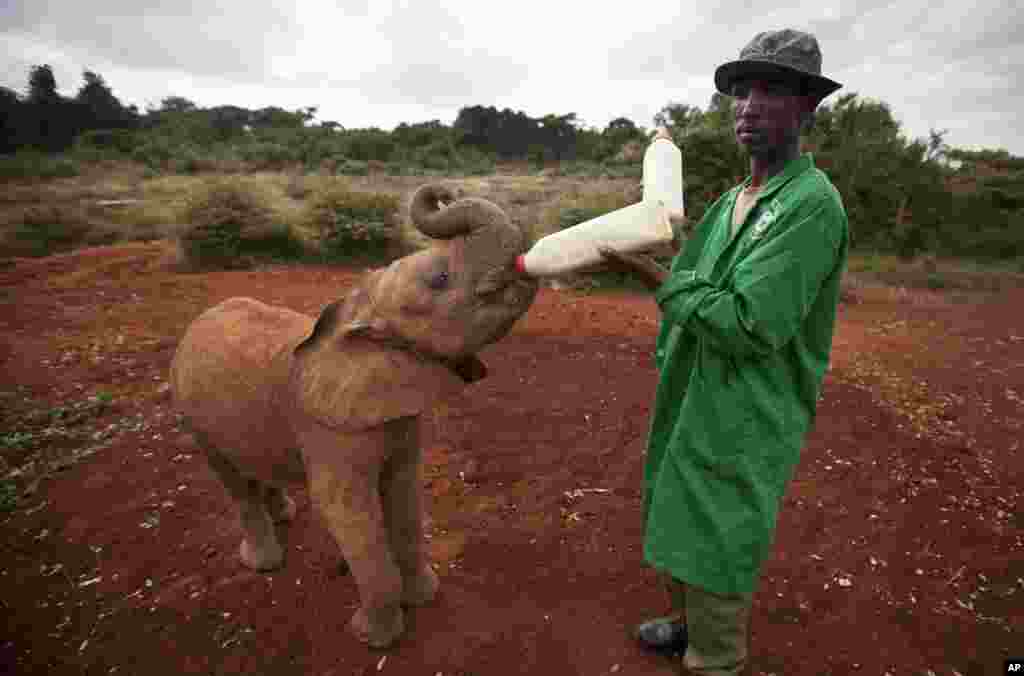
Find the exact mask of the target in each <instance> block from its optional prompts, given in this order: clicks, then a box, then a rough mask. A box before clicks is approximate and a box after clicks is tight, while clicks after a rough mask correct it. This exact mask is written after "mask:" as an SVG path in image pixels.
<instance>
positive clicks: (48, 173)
mask: <svg viewBox="0 0 1024 676" xmlns="http://www.w3.org/2000/svg"><path fill="white" fill-rule="evenodd" d="M78 174H79V169H78V162H76V161H75V160H74V159H72V158H70V157H64V156H61V155H46V154H45V153H39V152H33V151H22V152H18V153H15V154H13V155H7V156H3V157H0V178H70V177H72V176H78Z"/></svg>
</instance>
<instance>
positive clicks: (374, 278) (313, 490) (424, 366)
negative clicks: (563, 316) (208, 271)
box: [171, 184, 537, 647]
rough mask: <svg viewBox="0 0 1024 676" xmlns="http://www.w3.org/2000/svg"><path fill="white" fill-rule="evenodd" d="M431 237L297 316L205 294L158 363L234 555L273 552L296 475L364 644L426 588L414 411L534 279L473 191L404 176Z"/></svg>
mask: <svg viewBox="0 0 1024 676" xmlns="http://www.w3.org/2000/svg"><path fill="white" fill-rule="evenodd" d="M410 217H411V220H412V222H413V223H414V224H415V225H416V227H417V228H419V230H420V231H421V232H423V233H425V234H427V235H429V236H430V237H432V238H434V241H433V243H432V246H430V247H429V248H427V249H425V250H423V251H420V252H418V253H415V254H412V255H409V256H406V257H404V258H401V259H398V260H396V261H394V262H393V263H392V264H391V265H389V266H388V267H386V268H382V269H379V270H374V271H372V272H370V273H368V274H367V276H366V277H365V278H364V280H363V281H362V282H361V283H360V284H359V285H358V286H357V287H356V288H354V289H353V290H352V291H351V292H350V293H349V294H348V296H347V297H346V298H344V299H343V300H340V301H336V302H334V303H332V304H330V305H328V306H327V308H326V309H324V311H323V313H322V314H321V315H320V318H319V319H318V320H316V322H315V324H314V321H313V319H312V318H310V317H307V316H306V315H302V314H299V313H296V312H292V311H291V310H287V309H284V308H278V307H271V306H268V305H264V304H263V303H260V302H258V301H255V300H252V299H249V298H232V299H229V300H226V301H224V302H223V303H221V304H219V305H217V306H215V307H213V308H211V309H209V310H207V311H206V312H204V313H203V314H202V315H201V316H200V317H199V318H198V319H196V320H195V321H194V322H193V323H192V324H191V326H189V328H188V330H187V331H186V333H185V336H184V337H183V338H182V341H181V344H180V345H179V346H178V350H177V352H176V354H175V355H174V361H173V363H172V365H171V386H172V388H173V393H174V398H175V402H176V404H177V406H178V407H179V409H180V411H181V413H182V414H183V416H184V418H185V421H186V423H187V425H188V427H189V429H190V430H191V431H192V433H193V435H194V436H195V438H196V441H197V442H198V443H199V444H200V446H202V447H203V448H204V449H205V451H206V454H207V457H208V458H209V463H210V466H211V467H212V468H213V470H214V472H215V473H216V475H217V476H218V477H219V478H220V480H221V481H222V482H223V483H224V485H225V486H226V487H227V490H228V492H229V493H230V494H231V496H232V497H233V498H234V500H235V501H236V502H237V503H238V505H239V508H240V511H241V523H242V530H243V532H244V539H243V540H242V544H241V547H240V549H239V553H240V555H241V559H242V561H243V562H244V563H245V564H246V565H247V566H249V567H251V568H254V569H256V570H267V569H270V568H275V567H277V566H280V565H281V562H282V557H283V552H282V549H281V545H280V544H279V543H278V540H277V536H276V535H275V532H274V525H273V524H274V522H275V521H280V520H287V519H289V518H291V517H292V516H294V513H295V505H294V503H293V502H292V501H291V499H290V498H289V497H288V496H287V494H286V493H285V489H284V485H285V484H287V483H289V482H295V481H304V482H306V484H307V486H308V489H309V493H310V497H311V500H312V502H313V504H314V505H315V506H316V508H317V509H318V510H319V512H320V513H321V514H322V516H323V518H324V520H325V521H326V523H327V526H328V528H329V529H330V531H331V533H332V535H333V536H334V538H335V540H336V541H337V542H338V545H339V546H340V547H341V551H342V553H343V555H344V557H345V559H346V561H347V562H348V566H349V569H350V570H351V572H352V574H353V576H354V578H355V581H356V584H357V585H358V587H359V595H360V599H361V605H360V608H359V610H358V611H357V612H356V614H355V615H354V616H353V617H352V620H351V623H350V627H351V629H352V630H353V631H354V633H355V634H356V636H358V637H359V638H360V639H361V640H363V641H365V642H367V643H369V644H370V645H371V646H374V647H384V646H387V645H389V644H391V643H392V642H393V641H394V640H395V639H396V638H398V636H399V635H400V634H401V633H402V631H403V628H404V620H403V610H402V607H403V606H408V605H416V604H422V603H425V602H428V601H430V600H431V599H432V598H433V597H434V595H435V593H436V592H437V588H438V580H437V576H436V575H435V574H434V571H433V569H432V568H431V565H430V561H429V560H428V559H427V556H426V551H425V547H424V539H423V516H422V511H421V510H422V506H421V500H422V488H421V485H420V475H421V470H420V467H421V458H422V455H421V450H420V444H419V414H420V413H422V412H423V411H424V410H425V409H426V408H427V407H428V406H430V405H431V404H433V403H434V402H435V401H437V400H438V399H439V398H440V397H443V396H445V395H446V394H449V393H452V392H454V391H457V390H458V389H459V388H461V387H462V386H463V385H464V384H465V383H471V382H473V381H475V380H479V379H480V378H482V377H484V375H485V374H486V369H485V368H484V365H483V364H482V363H481V362H480V361H479V360H478V359H477V358H476V356H475V353H476V352H477V351H478V350H480V349H481V348H482V347H484V346H485V345H487V344H489V343H493V342H495V341H497V340H499V339H500V338H502V337H503V336H505V335H506V334H507V333H508V332H509V330H510V329H511V328H512V325H513V324H514V323H515V321H516V320H517V319H518V318H519V317H520V316H522V315H523V313H525V312H526V311H527V309H528V308H529V307H530V305H531V303H532V302H533V299H534V296H535V295H536V293H537V284H536V282H535V281H533V280H530V279H525V278H523V277H522V276H521V275H519V273H517V272H516V271H515V269H514V261H515V257H516V255H518V254H520V253H522V252H523V251H524V249H525V247H526V240H525V238H524V236H523V234H522V232H520V230H519V229H518V228H517V227H516V226H515V225H514V224H512V223H511V221H510V220H509V218H508V217H507V216H506V215H505V213H504V212H503V211H502V210H501V209H499V208H498V207H497V206H496V205H494V204H492V203H491V202H488V201H486V200H483V199H475V198H465V199H460V200H457V201H455V200H454V199H453V195H452V193H451V191H449V190H448V189H447V188H445V187H444V186H441V185H433V184H432V185H426V186H423V187H421V188H420V189H419V190H417V191H416V193H415V195H414V196H413V199H412V202H411V205H410Z"/></svg>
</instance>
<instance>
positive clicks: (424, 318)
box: [295, 184, 537, 419]
mask: <svg viewBox="0 0 1024 676" xmlns="http://www.w3.org/2000/svg"><path fill="white" fill-rule="evenodd" d="M409 211H410V218H411V220H412V222H413V224H414V225H415V226H416V227H417V228H418V229H419V230H420V232H422V233H424V234H426V235H428V236H429V237H431V238H432V240H433V241H432V243H431V246H429V247H427V248H426V249H424V250H423V251H420V252H417V253H415V254H411V255H409V256H406V257H404V258H400V259H398V260H396V261H394V262H393V263H391V265H389V266H388V267H386V268H383V269H380V270H375V271H373V272H371V273H370V274H368V275H367V277H366V278H365V279H364V280H363V282H362V283H361V284H359V285H358V286H357V287H356V288H355V289H353V290H352V291H351V292H350V293H349V295H348V296H347V297H346V298H345V299H344V300H342V301H338V302H336V303H333V304H331V305H329V306H328V307H327V308H326V309H325V310H324V311H323V313H322V314H321V315H320V318H319V320H318V321H317V323H316V326H315V327H314V329H313V331H312V333H311V334H310V335H309V336H308V337H307V338H306V339H305V340H304V341H303V342H301V343H300V344H299V345H298V346H297V347H296V348H295V357H296V363H297V364H300V363H302V362H304V361H305V362H308V364H309V365H310V366H311V365H312V363H313V362H312V361H309V360H310V359H314V360H315V361H316V362H318V363H321V364H322V363H323V362H322V361H321V360H320V359H317V358H316V357H314V355H319V357H322V358H326V359H327V360H332V357H331V355H334V354H337V355H343V354H344V355H347V357H346V358H347V359H348V360H349V361H351V358H352V355H354V354H360V355H362V356H360V357H358V359H357V361H359V360H361V361H362V366H360V367H359V370H360V372H361V373H362V374H364V375H361V376H359V377H358V378H357V377H355V376H351V377H350V376H341V375H340V374H339V375H338V377H340V378H342V379H345V378H348V379H349V380H348V381H347V382H354V381H353V379H356V380H360V381H366V385H367V387H368V388H369V390H373V391H374V392H375V394H373V395H370V397H369V398H374V397H376V398H377V399H381V398H382V397H383V398H388V397H392V398H393V393H394V392H395V391H398V390H401V391H403V392H405V393H407V394H408V395H409V396H410V397H412V398H416V397H418V399H417V402H414V403H409V404H408V405H406V406H404V407H401V406H400V407H397V408H400V409H402V410H404V411H406V414H408V413H410V412H412V411H414V410H416V409H419V410H422V404H423V401H422V396H427V395H428V393H429V392H430V390H431V386H432V385H435V384H436V382H435V381H438V378H437V377H434V378H433V380H431V381H430V383H426V382H424V379H423V378H422V377H421V376H420V375H419V373H420V372H422V371H423V370H424V368H427V367H426V366H425V365H426V364H429V368H427V370H428V371H429V370H431V369H433V370H434V372H435V376H436V371H437V369H438V368H440V369H441V370H442V371H447V372H449V374H451V373H454V374H457V375H458V376H460V377H461V379H462V381H467V382H472V381H474V380H477V379H479V378H481V377H483V375H484V374H485V373H486V370H485V369H484V367H483V364H481V363H480V362H479V361H478V360H477V359H476V357H475V353H476V352H477V351H478V350H480V349H481V348H482V347H484V346H485V345H487V344H489V343H493V342H495V341H497V340H499V339H501V338H502V337H503V336H505V334H507V333H508V332H509V330H510V329H511V328H512V325H513V324H514V323H515V321H516V320H517V319H518V318H519V317H520V316H522V315H523V314H524V313H525V312H526V311H527V310H528V309H529V307H530V305H531V304H532V303H533V299H534V297H535V296H536V294H537V282H536V281H535V280H533V279H530V278H527V277H524V276H523V275H522V274H520V273H519V272H517V271H516V269H515V259H516V256H517V255H519V254H521V253H523V252H524V250H525V249H526V245H527V243H526V238H525V236H524V235H523V233H522V231H521V230H520V229H519V228H518V227H517V226H516V225H514V224H513V223H512V222H511V221H510V220H509V218H508V216H507V215H506V214H505V212H504V211H502V210H501V209H500V208H499V207H498V206H497V205H495V204H493V203H491V202H489V201H487V200H484V199H479V198H463V199H458V200H456V199H455V195H454V194H453V192H452V191H451V190H450V189H448V188H447V187H445V186H443V185H440V184H428V185H425V186H423V187H421V188H419V189H418V190H417V191H416V193H415V194H414V195H413V198H412V201H411V203H410V207H409ZM381 346H384V347H386V348H389V349H386V350H381V349H380V347H381ZM410 360H411V361H410ZM399 364H403V365H404V366H399ZM299 368H300V369H303V368H305V367H301V366H300V367H299ZM337 368H342V367H340V366H338V367H337ZM337 368H332V369H329V370H330V371H332V372H336V371H337ZM379 369H385V370H386V371H387V372H388V373H389V375H388V379H389V385H388V389H387V392H384V391H380V392H377V391H376V390H375V389H374V388H376V387H378V386H377V385H373V386H369V381H370V380H377V375H379V373H380V371H379ZM305 370H307V371H310V370H316V371H319V372H321V376H323V375H324V373H323V371H325V369H324V368H323V367H322V366H317V367H315V369H310V368H305ZM344 370H346V371H347V370H348V368H347V367H345V368H344ZM396 371H401V373H396ZM406 377H407V378H408V379H409V382H404V381H403V379H404V378H406ZM301 379H302V380H303V381H306V384H305V385H303V389H306V390H307V391H310V390H309V388H313V383H312V381H311V380H308V381H307V378H306V377H301ZM318 379H319V377H318ZM331 379H332V380H334V377H331ZM440 379H441V380H443V378H440ZM399 381H402V382H399ZM324 384H326V383H324ZM313 389H319V388H313ZM356 389H362V388H361V387H357V388H356ZM413 391H418V392H419V393H420V394H419V395H413V394H412V393H413ZM437 393H439V392H438V391H437V390H436V388H435V394H437ZM357 398H359V399H363V397H362V396H359V397H357ZM389 401H390V399H389ZM318 408H319V407H318ZM337 415H338V414H337V412H335V413H334V414H333V415H332V417H336V416H337ZM341 417H344V415H342V416H341ZM370 417H371V418H374V419H376V418H377V416H370ZM384 417H387V416H384Z"/></svg>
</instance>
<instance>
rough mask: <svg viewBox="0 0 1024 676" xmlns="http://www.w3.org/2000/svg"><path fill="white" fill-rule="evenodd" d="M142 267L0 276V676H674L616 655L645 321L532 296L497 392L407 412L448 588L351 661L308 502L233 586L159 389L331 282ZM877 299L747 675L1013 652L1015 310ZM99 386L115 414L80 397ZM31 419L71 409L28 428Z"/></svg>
mask: <svg viewBox="0 0 1024 676" xmlns="http://www.w3.org/2000/svg"><path fill="white" fill-rule="evenodd" d="M163 260H164V249H163V247H162V246H161V245H159V244H135V245H125V246H119V247H109V248H96V249H88V250H83V251H79V252H75V253H71V254H66V255H59V256H53V257H50V258H46V259H39V260H17V261H15V262H13V264H11V265H8V266H7V267H5V268H0V329H2V332H0V364H2V368H3V375H4V378H3V384H2V385H0V389H2V392H0V394H2V395H3V399H0V407H2V409H4V412H3V413H2V414H0V424H2V425H3V428H2V429H0V435H6V436H4V439H6V440H7V442H6V443H7V445H8V446H11V447H12V448H15V447H17V444H16V443H15V441H14V439H15V437H14V436H12V435H14V434H15V433H17V432H19V431H22V432H23V431H25V430H28V431H29V432H30V433H33V434H35V435H36V437H34V438H35V439H37V440H38V439H42V441H41V442H37V445H36V446H32V443H31V442H29V443H28V447H27V449H26V447H25V446H24V445H22V446H21V448H22V450H21V451H20V452H16V451H15V450H10V449H8V450H5V451H4V457H5V463H4V465H5V466H6V467H5V466H0V469H3V470H4V472H5V473H7V472H10V471H11V470H16V469H17V468H18V467H19V466H20V467H22V468H23V469H22V470H21V472H20V475H18V472H15V475H16V476H15V479H14V481H15V482H16V483H17V485H18V486H19V487H22V488H27V492H26V493H25V494H24V495H23V496H22V498H21V500H20V502H19V504H18V507H17V509H15V510H14V511H10V512H8V513H6V514H0V548H2V549H0V552H2V553H0V557H2V558H0V603H2V610H3V615H4V617H5V620H6V623H5V624H6V627H5V631H4V633H3V634H0V668H3V667H6V668H7V669H8V670H11V671H12V672H14V673H20V674H26V675H27V674H137V673H145V674H151V675H153V676H158V675H160V674H181V673H202V674H211V673H216V674H222V673H249V674H314V675H317V676H327V675H330V674H377V673H382V674H392V675H400V674H417V675H423V674H425V675H427V676H431V675H434V674H438V673H441V674H444V675H445V676H454V675H461V676H469V675H470V674H474V675H482V676H501V675H503V674H521V673H529V674H540V673H543V674H588V675H599V674H611V673H619V674H630V675H639V676H645V675H653V674H669V673H672V666H671V662H670V661H669V660H668V659H667V658H663V657H657V656H650V655H646V654H643V653H642V652H641V651H640V650H639V649H638V647H637V646H636V645H635V644H634V642H633V640H632V639H631V638H630V635H629V634H630V631H631V628H632V627H633V625H634V624H635V623H636V622H638V621H639V620H641V619H644V618H646V617H648V616H650V615H652V614H656V613H661V612H662V611H664V610H666V601H667V599H666V597H665V595H664V594H663V592H662V591H661V588H660V587H659V586H658V584H657V583H656V575H655V574H654V572H653V571H652V570H651V569H650V568H647V567H645V566H644V565H643V564H642V557H641V532H640V516H639V508H640V480H641V474H642V462H643V459H642V454H643V449H644V437H645V434H646V430H647V423H648V414H649V406H650V402H651V399H652V395H653V390H654V385H655V372H654V368H653V365H652V362H651V352H652V346H653V341H654V335H655V328H656V320H657V309H656V307H655V305H654V303H653V302H652V301H651V300H650V299H648V298H644V297H642V296H635V295H627V294H614V295H600V296H599V295H584V294H579V293H574V292H558V291H552V290H543V291H542V292H541V294H540V295H539V297H538V301H537V303H536V305H535V306H534V308H533V309H532V310H531V312H530V314H529V315H527V317H525V318H524V319H523V320H522V321H521V323H520V324H518V325H517V326H516V328H515V330H514V331H513V333H512V334H511V335H510V336H509V337H508V338H507V339H506V340H505V341H503V342H502V343H500V344H498V345H495V346H492V347H490V348H488V349H487V350H486V351H485V353H484V354H483V355H482V357H483V359H484V361H485V362H486V363H487V364H488V366H489V368H490V370H491V376H490V377H489V378H487V379H486V380H484V381H481V382H480V383H478V384H476V385H473V386H472V387H470V388H468V389H467V390H466V391H465V392H464V394H462V395H460V396H459V397H457V398H454V399H452V400H450V401H448V402H445V403H442V404H441V405H440V406H439V407H438V408H437V410H436V411H434V412H433V413H432V414H431V415H430V416H427V417H426V418H425V435H424V436H425V444H426V446H425V448H426V459H427V463H426V468H425V477H424V480H425V481H426V485H427V487H428V495H429V496H430V506H429V512H430V513H431V515H432V520H431V521H430V524H429V532H428V534H429V537H430V543H431V550H432V553H433V556H434V559H435V561H436V563H437V566H438V571H439V574H440V577H441V580H442V592H441V595H440V597H439V599H438V600H437V601H436V602H435V603H434V604H433V605H431V606H428V607H425V608H421V609H416V610H414V611H413V612H412V613H411V614H410V618H409V623H408V633H407V635H406V636H405V637H404V638H403V640H402V641H401V642H400V643H399V644H397V645H396V646H395V647H393V648H392V649H390V650H387V651H384V652H374V651H369V650H367V649H366V648H364V647H363V646H362V645H360V644H358V643H357V642H356V641H355V640H354V639H352V638H351V637H350V636H349V635H348V634H347V632H346V631H345V629H344V627H345V625H346V623H347V621H348V619H349V616H350V615H351V613H352V612H353V610H354V608H355V606H356V603H357V595H356V588H355V586H354V584H353V582H352V580H351V578H349V577H347V576H345V575H344V574H342V573H341V572H340V571H339V569H338V562H339V560H340V557H339V555H338V554H337V553H336V548H335V545H334V544H333V542H332V541H331V540H330V539H329V536H328V534H327V532H326V530H325V529H324V528H323V527H322V525H321V524H320V523H319V521H318V520H317V519H316V518H315V517H314V516H313V515H312V514H311V511H310V509H309V502H308V499H306V496H305V494H304V493H303V492H301V491H299V492H297V493H296V498H297V500H298V502H299V508H300V513H299V518H298V519H297V520H296V522H295V523H294V524H293V526H292V527H291V530H290V531H289V533H288V535H287V548H288V558H287V561H286V565H285V567H284V568H283V569H282V570H280V571H278V572H275V573H273V574H269V575H264V574H257V573H254V572H250V571H248V570H244V569H243V568H242V567H241V564H240V563H239V562H238V560H237V558H236V555H235V552H236V547H237V544H238V539H239V534H238V531H237V529H236V524H235V514H234V511H233V508H232V506H231V504H230V503H229V501H228V498H227V496H226V494H225V493H224V491H223V490H222V488H221V487H220V485H219V484H218V483H217V482H216V480H215V479H214V477H213V476H212V475H211V473H210V472H209V470H208V469H207V467H206V466H205V462H204V461H203V459H202V457H201V456H200V455H199V454H198V453H197V452H196V449H195V447H194V446H192V445H191V444H190V442H189V440H188V437H186V436H184V435H183V434H182V433H181V431H180V430H179V428H178V427H177V426H176V419H175V417H174V415H173V412H172V410H171V408H170V400H169V395H168V393H167V387H166V380H165V378H166V372H167V368H168V365H169V363H170V359H171V356H172V354H173V352H174V348H175V345H176V342H177V340H178V338H179V337H180V336H181V334H182V332H183V331H184V329H185V326H186V325H187V323H188V322H189V321H190V320H191V319H192V318H194V317H195V316H196V315H197V314H198V313H199V312H200V311H201V310H202V309H204V308H206V307H207V306H209V305H211V304H214V303H216V302H218V301H220V300H223V299H225V298H228V297H230V296H236V295H246V296H252V297H255V298H258V299H260V300H263V301H266V302H271V303H278V304H282V305H285V306H288V307H291V308H294V309H297V310H301V311H305V312H308V313H310V314H313V313H316V312H318V311H319V309H320V308H322V307H323V306H324V305H325V304H326V303H327V302H329V301H331V300H333V299H335V298H337V297H338V296H340V295H341V294H342V293H344V292H345V290H346V289H347V288H348V287H349V285H350V284H351V283H352V282H353V280H354V279H355V278H356V276H357V273H356V272H353V271H343V270H340V271H339V270H337V269H328V268H309V267H294V268H290V267H272V268H266V269H261V270H256V271H241V272H223V273H212V274H205V275H196V274H178V273H175V272H171V271H169V270H168V269H167V268H166V267H165V266H164V265H163V262H162V261H163ZM883 291H885V292H884V293H883V292H878V293H873V294H872V293H865V294H863V297H862V298H861V299H860V301H859V302H856V303H853V304H844V306H843V308H842V314H841V324H840V327H839V332H838V335H837V339H836V350H835V356H834V360H833V368H832V369H831V371H830V374H829V376H828V379H827V381H826V385H825V388H824V395H823V399H822V401H821V405H820V410H819V417H818V422H817V425H816V427H815V429H814V431H813V433H812V434H811V436H810V438H809V439H808V443H807V446H806V450H805V452H804V455H803V461H802V463H801V465H800V468H799V470H798V472H797V475H796V477H795V479H794V481H793V483H792V485H791V488H790V490H789V493H788V495H787V498H786V500H785V503H786V504H785V507H784V509H783V510H782V514H781V518H780V522H779V526H778V533H777V538H776V547H775V550H774V555H773V556H772V558H771V560H770V561H768V563H767V564H766V566H765V569H764V575H763V578H762V583H761V587H760V590H759V593H758V595H757V597H756V601H755V609H754V617H753V630H752V632H753V633H752V644H751V647H752V653H753V663H752V668H751V669H750V673H751V674H777V675H780V676H781V674H786V675H803V674H807V675H810V674H837V675H838V674H871V675H875V674H877V675H878V676H881V675H882V674H886V673H888V674H891V675H892V676H897V675H900V674H915V675H916V674H936V675H938V676H945V675H953V674H961V675H962V676H973V675H977V676H983V675H987V674H993V673H1000V671H1001V666H1002V660H1003V658H1004V657H1006V656H1008V655H1010V654H1011V653H1016V654H1017V655H1024V510H1022V508H1021V504H1022V502H1021V493H1022V486H1024V459H1022V452H1021V438H1022V436H1024V433H1022V423H1024V414H1022V401H1024V318H1022V315H1021V309H1022V308H1024V289H1019V288H1018V289H1011V290H1007V291H1003V292H1000V293H999V294H996V295H989V296H985V297H983V298H981V297H979V298H972V299H969V300H968V301H966V302H965V301H964V300H961V301H959V302H956V299H955V298H953V297H950V296H941V295H935V294H926V293H904V292H891V290H889V291H886V290H883ZM101 394H102V395H103V396H112V397H113V399H112V401H111V402H110V403H109V405H106V406H96V405H89V404H88V401H89V397H90V396H94V395H101ZM76 405H77V406H78V408H75V406H76ZM57 406H64V407H65V408H66V409H68V410H73V411H79V412H80V414H79V415H77V416H76V415H70V416H69V415H68V414H67V413H65V417H63V418H61V419H60V420H59V421H58V422H57V423H55V424H54V425H51V426H50V430H49V432H46V431H44V430H43V428H44V427H46V426H45V425H43V424H40V423H39V422H38V421H39V420H40V419H45V418H46V416H47V415H48V412H49V413H53V409H54V407H57ZM54 415H56V414H54ZM76 418H77V419H76ZM32 421H36V422H35V423H33V422H32ZM33 424H34V425H35V426H34V427H33ZM54 426H55V427H56V428H57V430H56V431H54V429H53V428H54ZM43 434H49V435H50V436H48V437H42V436H39V435H43ZM23 438H24V437H23ZM33 458H35V459H36V464H35V466H32V465H28V466H26V465H25V463H26V462H28V461H29V460H31V459H33ZM62 458H63V460H61V459H62ZM54 459H56V465H55V466H54V465H53V464H51V465H50V466H49V467H50V469H49V470H48V471H46V472H45V474H43V477H42V480H41V481H39V482H38V483H35V482H32V481H31V479H32V478H33V476H37V475H38V474H39V473H40V469H41V468H42V467H43V466H44V465H43V462H44V461H45V460H49V461H51V462H52V461H54ZM574 489H584V492H582V494H581V493H575V494H574V493H571V491H574ZM586 489H602V491H586ZM997 670H999V671H997ZM8 673H10V672H8Z"/></svg>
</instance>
